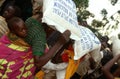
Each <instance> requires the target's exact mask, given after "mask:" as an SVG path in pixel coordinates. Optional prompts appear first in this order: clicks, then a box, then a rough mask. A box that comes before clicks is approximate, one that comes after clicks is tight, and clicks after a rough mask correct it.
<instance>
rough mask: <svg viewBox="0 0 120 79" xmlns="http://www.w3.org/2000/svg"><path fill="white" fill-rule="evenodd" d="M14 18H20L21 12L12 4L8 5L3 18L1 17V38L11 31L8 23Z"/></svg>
mask: <svg viewBox="0 0 120 79" xmlns="http://www.w3.org/2000/svg"><path fill="white" fill-rule="evenodd" d="M14 16H16V17H20V16H21V10H20V9H19V8H18V7H17V6H15V5H13V4H12V3H10V4H7V5H6V6H5V8H4V10H3V14H2V16H0V37H1V36H2V35H4V34H5V33H7V32H8V31H9V29H8V26H7V23H6V22H7V21H8V20H9V19H11V18H12V17H14Z"/></svg>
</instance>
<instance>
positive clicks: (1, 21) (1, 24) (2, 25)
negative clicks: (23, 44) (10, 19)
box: [0, 16, 9, 37]
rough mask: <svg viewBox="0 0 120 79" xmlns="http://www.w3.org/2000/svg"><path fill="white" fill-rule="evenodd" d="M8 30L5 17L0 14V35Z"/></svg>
mask: <svg viewBox="0 0 120 79" xmlns="http://www.w3.org/2000/svg"><path fill="white" fill-rule="evenodd" d="M8 31H9V29H8V27H7V23H6V21H5V18H3V17H2V16H0V37H1V36H3V35H4V34H5V33H7V32H8Z"/></svg>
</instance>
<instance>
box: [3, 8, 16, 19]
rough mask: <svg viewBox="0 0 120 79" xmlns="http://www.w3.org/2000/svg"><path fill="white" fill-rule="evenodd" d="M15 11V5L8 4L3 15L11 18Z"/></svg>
mask: <svg viewBox="0 0 120 79" xmlns="http://www.w3.org/2000/svg"><path fill="white" fill-rule="evenodd" d="M14 13H15V9H14V8H13V6H8V7H6V8H5V10H4V12H3V17H4V18H6V19H10V18H11V17H13V16H14Z"/></svg>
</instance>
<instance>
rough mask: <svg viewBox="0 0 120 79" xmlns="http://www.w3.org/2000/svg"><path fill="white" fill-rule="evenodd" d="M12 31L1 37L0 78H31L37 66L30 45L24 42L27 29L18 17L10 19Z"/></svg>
mask: <svg viewBox="0 0 120 79" xmlns="http://www.w3.org/2000/svg"><path fill="white" fill-rule="evenodd" d="M8 27H9V29H10V32H9V33H8V34H6V35H4V36H2V37H1V39H0V79H31V78H32V77H33V74H34V70H35V66H34V60H33V56H32V52H31V48H30V46H29V45H28V44H27V43H26V42H24V40H23V38H24V37H26V35H27V29H26V26H25V24H24V22H23V20H21V19H20V18H18V17H14V18H12V19H10V20H9V21H8Z"/></svg>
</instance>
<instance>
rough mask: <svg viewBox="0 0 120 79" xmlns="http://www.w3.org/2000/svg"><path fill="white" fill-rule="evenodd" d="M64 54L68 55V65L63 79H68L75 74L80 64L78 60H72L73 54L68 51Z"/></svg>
mask: <svg viewBox="0 0 120 79" xmlns="http://www.w3.org/2000/svg"><path fill="white" fill-rule="evenodd" d="M65 53H68V55H69V63H68V67H67V70H66V74H65V79H70V77H71V76H72V75H73V74H74V73H75V72H76V70H77V68H78V66H79V64H80V60H74V59H73V57H74V52H72V51H69V50H65Z"/></svg>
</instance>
